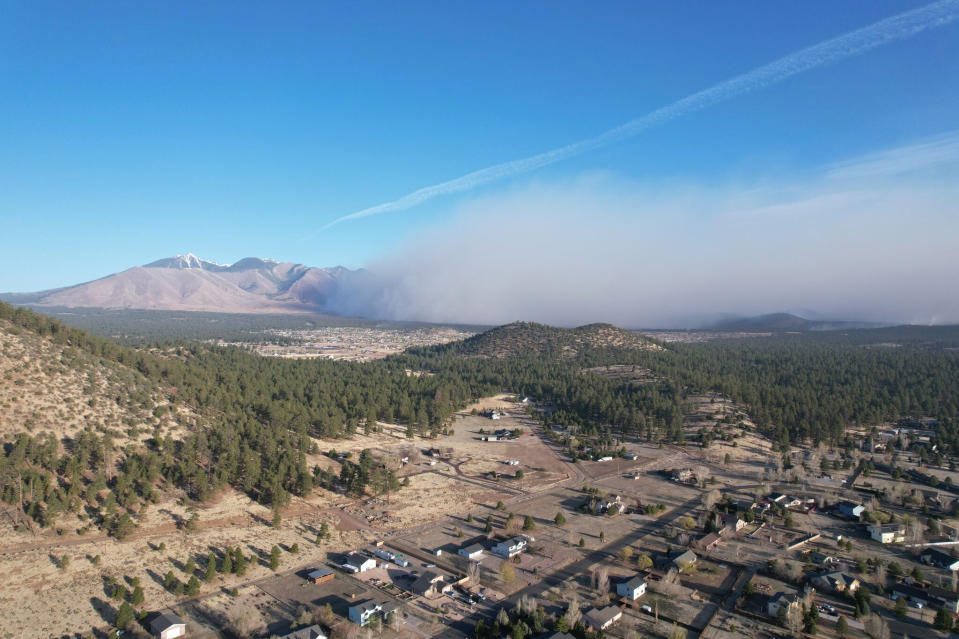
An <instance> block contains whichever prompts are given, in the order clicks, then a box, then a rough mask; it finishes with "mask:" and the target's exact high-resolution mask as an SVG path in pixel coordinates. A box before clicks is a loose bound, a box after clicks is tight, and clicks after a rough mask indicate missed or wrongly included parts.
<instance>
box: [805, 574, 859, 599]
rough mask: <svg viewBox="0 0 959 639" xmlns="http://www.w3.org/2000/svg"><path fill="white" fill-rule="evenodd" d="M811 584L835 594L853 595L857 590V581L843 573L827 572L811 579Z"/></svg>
mask: <svg viewBox="0 0 959 639" xmlns="http://www.w3.org/2000/svg"><path fill="white" fill-rule="evenodd" d="M813 583H815V584H816V585H817V586H821V587H822V588H824V589H826V590H831V591H832V592H837V593H847V592H848V593H849V594H853V593H855V592H856V591H857V590H859V586H860V584H859V580H858V579H856V578H855V577H852V576H850V575H847V574H846V573H844V572H829V573H826V574H824V575H819V576H818V577H816V578H815V579H813Z"/></svg>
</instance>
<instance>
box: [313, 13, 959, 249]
mask: <svg viewBox="0 0 959 639" xmlns="http://www.w3.org/2000/svg"><path fill="white" fill-rule="evenodd" d="M957 18H959V0H942V1H941V2H934V3H932V4H929V5H926V6H924V7H920V8H918V9H914V10H913V11H907V12H905V13H900V14H899V15H896V16H892V17H891V18H886V19H885V20H880V21H879V22H876V23H874V24H871V25H869V26H867V27H862V28H861V29H857V30H855V31H852V32H850V33H847V34H845V35H841V36H838V37H836V38H833V39H831V40H826V41H825V42H820V43H819V44H815V45H813V46H811V47H807V48H805V49H802V50H800V51H797V52H795V53H791V54H789V55H787V56H785V57H783V58H779V59H778V60H776V61H774V62H770V63H769V64H766V65H763V66H761V67H758V68H756V69H753V70H752V71H749V72H747V73H744V74H742V75H738V76H736V77H734V78H732V79H729V80H726V81H725V82H720V83H719V84H717V85H714V86H712V87H710V88H708V89H704V90H702V91H699V92H698V93H694V94H692V95H690V96H687V97H685V98H683V99H681V100H679V101H677V102H674V103H672V104H670V105H668V106H665V107H662V108H659V109H657V110H655V111H653V112H652V113H648V114H647V115H644V116H642V117H640V118H637V119H635V120H631V121H630V122H627V123H626V124H623V125H622V126H618V127H616V128H615V129H610V130H609V131H606V132H605V133H602V134H600V135H597V136H596V137H593V138H589V139H586V140H581V141H579V142H575V143H573V144H568V145H566V146H562V147H560V148H558V149H553V150H552V151H546V152H545V153H540V154H538V155H533V156H530V157H526V158H521V159H519V160H512V161H510V162H504V163H502V164H496V165H494V166H490V167H487V168H485V169H480V170H478V171H473V172H472V173H467V174H466V175H464V176H462V177H458V178H455V179H453V180H448V181H446V182H441V183H439V184H434V185H432V186H427V187H424V188H422V189H418V190H416V191H413V192H412V193H409V194H408V195H404V196H403V197H401V198H399V199H397V200H393V201H391V202H385V203H383V204H378V205H376V206H372V207H370V208H367V209H363V210H362V211H357V212H355V213H350V214H349V215H344V216H343V217H340V218H337V219H335V220H333V221H332V222H330V223H329V224H327V225H326V226H324V227H323V228H322V229H320V230H321V231H322V230H326V229H328V228H330V227H331V226H334V225H336V224H339V223H340V222H345V221H347V220H355V219H358V218H361V217H368V216H370V215H378V214H380V213H392V212H394V211H402V210H404V209H409V208H412V207H414V206H416V205H417V204H421V203H423V202H425V201H427V200H431V199H433V198H434V197H438V196H440V195H450V194H452V193H460V192H462V191H468V190H469V189H472V188H475V187H477V186H480V185H482V184H487V183H489V182H493V181H495V180H500V179H503V178H507V177H512V176H515V175H520V174H523V173H528V172H530V171H533V170H535V169H538V168H541V167H544V166H547V165H550V164H554V163H556V162H559V161H560V160H565V159H567V158H570V157H573V156H575V155H580V154H581V153H585V152H587V151H591V150H593V149H597V148H599V147H603V146H606V145H609V144H612V143H614V142H619V141H621V140H625V139H626V138H630V137H632V136H634V135H637V134H639V133H642V132H643V131H645V130H646V129H649V128H652V127H654V126H656V125H659V124H663V123H665V122H669V121H670V120H673V119H675V118H678V117H680V116H682V115H685V114H687V113H692V112H694V111H699V110H701V109H705V108H706V107H709V106H712V105H714V104H717V103H719V102H723V101H725V100H729V99H731V98H734V97H736V96H739V95H742V94H744V93H748V92H750V91H755V90H756V89H761V88H763V87H766V86H769V85H771V84H775V83H777V82H781V81H783V80H785V79H787V78H790V77H792V76H794V75H797V74H799V73H802V72H804V71H809V70H810V69H815V68H817V67H821V66H823V65H826V64H830V63H832V62H836V61H837V60H842V59H843V58H848V57H851V56H854V55H859V54H861V53H865V52H866V51H869V50H871V49H875V48H876V47H880V46H882V45H884V44H888V43H890V42H893V41H895V40H902V39H903V38H908V37H911V36H914V35H916V34H917V33H920V32H922V31H925V30H926V29H933V28H936V27H941V26H943V25H946V24H949V23H950V22H953V21H954V20H956V19H957Z"/></svg>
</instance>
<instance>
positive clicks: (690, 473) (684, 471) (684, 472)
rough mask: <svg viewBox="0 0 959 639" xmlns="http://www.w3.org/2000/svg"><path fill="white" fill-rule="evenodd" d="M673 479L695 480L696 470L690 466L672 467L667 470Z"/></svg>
mask: <svg viewBox="0 0 959 639" xmlns="http://www.w3.org/2000/svg"><path fill="white" fill-rule="evenodd" d="M669 476H670V477H671V478H672V480H673V481H682V482H688V481H696V471H695V470H693V469H692V468H674V469H672V470H671V471H670V472H669Z"/></svg>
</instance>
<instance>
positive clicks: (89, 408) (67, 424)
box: [0, 320, 192, 445]
mask: <svg viewBox="0 0 959 639" xmlns="http://www.w3.org/2000/svg"><path fill="white" fill-rule="evenodd" d="M191 419H192V416H190V415H186V414H182V413H180V412H179V411H173V410H171V407H170V406H168V405H167V404H166V401H165V400H164V399H163V397H162V394H161V393H160V392H158V389H156V388H155V387H154V386H153V385H152V384H151V383H150V382H149V381H148V380H146V379H145V378H144V377H143V376H142V375H141V374H140V373H138V372H137V371H135V370H131V369H130V368H127V367H124V366H122V365H120V364H117V363H116V362H109V361H106V360H103V359H100V358H98V357H95V356H93V355H91V354H90V353H87V352H85V351H82V350H80V349H77V348H74V347H72V346H68V345H63V344H57V343H55V342H53V341H51V340H49V339H47V338H44V337H41V336H39V335H37V334H36V333H33V332H31V331H28V330H25V329H23V328H20V327H17V326H14V325H13V324H11V323H10V322H8V321H6V320H0V440H4V441H8V440H10V439H11V438H12V437H13V436H15V435H16V434H18V433H21V432H26V433H29V434H30V435H34V436H36V435H44V434H52V435H54V436H55V437H56V438H57V439H58V440H64V439H71V438H74V437H75V436H76V435H77V433H79V432H80V431H82V430H84V429H86V428H92V429H94V430H96V431H98V432H101V433H105V432H107V431H109V432H111V434H112V435H113V438H114V441H115V442H117V443H118V444H121V445H123V444H124V443H126V442H128V441H130V440H137V441H141V440H143V439H145V438H147V437H149V436H151V435H152V434H153V432H154V428H155V427H159V430H160V433H161V434H163V435H164V436H167V435H174V434H178V433H180V432H181V431H182V429H183V428H184V426H185V423H186V422H187V421H189V420H191Z"/></svg>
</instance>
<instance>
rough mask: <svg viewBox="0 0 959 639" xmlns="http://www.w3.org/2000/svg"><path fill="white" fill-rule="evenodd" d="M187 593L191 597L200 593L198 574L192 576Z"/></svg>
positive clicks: (187, 586)
mask: <svg viewBox="0 0 959 639" xmlns="http://www.w3.org/2000/svg"><path fill="white" fill-rule="evenodd" d="M186 594H187V595H188V596H190V597H196V596H197V595H198V594H200V580H199V579H197V578H196V575H193V576H191V577H190V581H189V582H187V585H186Z"/></svg>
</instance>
